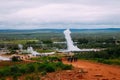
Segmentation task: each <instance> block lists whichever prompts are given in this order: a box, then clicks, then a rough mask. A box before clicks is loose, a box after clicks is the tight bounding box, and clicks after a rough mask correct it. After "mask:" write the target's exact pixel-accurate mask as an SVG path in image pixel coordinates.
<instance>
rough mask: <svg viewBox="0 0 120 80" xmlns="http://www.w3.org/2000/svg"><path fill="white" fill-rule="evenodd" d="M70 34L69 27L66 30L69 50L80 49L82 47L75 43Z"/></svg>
mask: <svg viewBox="0 0 120 80" xmlns="http://www.w3.org/2000/svg"><path fill="white" fill-rule="evenodd" d="M70 34H71V31H70V30H69V29H67V30H65V31H64V35H65V39H66V41H67V51H80V49H79V48H78V47H77V46H75V45H74V43H73V41H72V39H71V35H70Z"/></svg>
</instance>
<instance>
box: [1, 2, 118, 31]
mask: <svg viewBox="0 0 120 80" xmlns="http://www.w3.org/2000/svg"><path fill="white" fill-rule="evenodd" d="M41 28H49V29H51V28H57V29H62V28H76V29H78V28H79V29H93V28H120V0H0V29H41Z"/></svg>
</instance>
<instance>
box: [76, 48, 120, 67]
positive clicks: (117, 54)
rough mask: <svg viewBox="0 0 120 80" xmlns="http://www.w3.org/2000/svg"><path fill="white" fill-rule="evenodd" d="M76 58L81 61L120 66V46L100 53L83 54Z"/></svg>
mask: <svg viewBox="0 0 120 80" xmlns="http://www.w3.org/2000/svg"><path fill="white" fill-rule="evenodd" d="M75 56H77V57H78V58H80V59H87V60H94V61H97V62H101V63H106V64H117V65H120V46H116V47H111V48H108V49H106V50H104V51H100V52H81V53H79V54H76V55H75Z"/></svg>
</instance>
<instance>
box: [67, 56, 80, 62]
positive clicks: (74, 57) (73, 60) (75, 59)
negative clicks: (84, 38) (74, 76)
mask: <svg viewBox="0 0 120 80" xmlns="http://www.w3.org/2000/svg"><path fill="white" fill-rule="evenodd" d="M77 60H78V58H77V56H69V57H68V58H67V61H68V62H76V61H77Z"/></svg>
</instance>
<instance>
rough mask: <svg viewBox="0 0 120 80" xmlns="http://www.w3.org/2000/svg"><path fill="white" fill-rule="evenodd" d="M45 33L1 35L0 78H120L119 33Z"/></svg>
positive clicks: (81, 79)
mask: <svg viewBox="0 0 120 80" xmlns="http://www.w3.org/2000/svg"><path fill="white" fill-rule="evenodd" d="M44 31H45V32H44V33H43V32H40V31H39V32H38V31H37V32H36V31H33V32H35V33H33V32H32V33H29V31H27V32H24V31H20V32H19V35H18V32H15V31H12V32H11V31H10V32H8V33H9V34H8V33H4V31H3V33H0V34H1V35H4V38H6V40H2V38H3V36H1V35H0V37H1V42H0V46H1V48H0V79H2V80H14V79H17V80H119V79H120V74H119V73H120V66H119V65H120V52H119V51H120V45H119V44H120V42H119V40H120V36H119V35H118V34H120V33H119V31H118V30H112V31H111V29H104V30H91V29H90V30H77V29H63V30H58V31H57V30H44ZM55 31H57V32H55ZM104 31H106V32H104ZM30 32H31V31H30ZM88 32H89V33H88ZM28 35H29V37H28ZM111 36H112V37H111ZM113 36H114V37H113ZM38 37H39V38H38Z"/></svg>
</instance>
